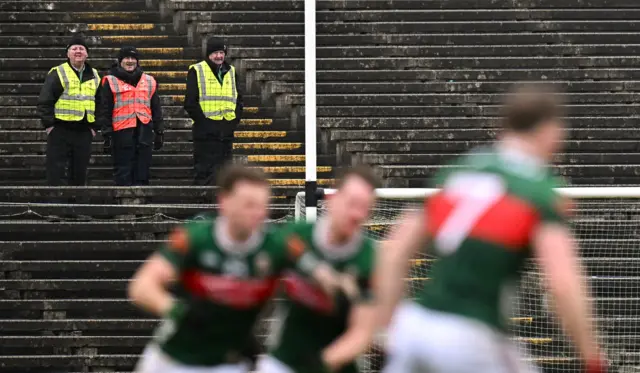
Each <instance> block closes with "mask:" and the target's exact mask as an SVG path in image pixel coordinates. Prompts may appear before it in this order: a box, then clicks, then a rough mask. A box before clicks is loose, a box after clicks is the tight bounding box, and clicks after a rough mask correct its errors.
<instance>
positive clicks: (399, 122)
mask: <svg viewBox="0 0 640 373" xmlns="http://www.w3.org/2000/svg"><path fill="white" fill-rule="evenodd" d="M564 120H565V121H566V122H567V123H569V126H572V125H573V126H579V127H581V128H607V127H613V128H637V127H638V126H639V125H640V119H638V118H635V117H631V116H629V117H622V116H615V117H606V116H603V117H567V118H564ZM318 127H320V128H322V129H345V128H354V129H370V128H378V129H381V130H388V129H398V130H405V129H452V130H456V129H462V128H499V127H500V118H499V117H423V118H420V117H398V118H384V117H383V118H377V117H361V118H352V117H335V118H318ZM0 128H3V127H2V125H1V124H0ZM0 149H1V146H0Z"/></svg>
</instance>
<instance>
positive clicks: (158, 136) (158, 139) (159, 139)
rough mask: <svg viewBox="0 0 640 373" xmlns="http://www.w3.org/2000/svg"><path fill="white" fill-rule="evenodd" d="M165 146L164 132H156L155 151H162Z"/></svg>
mask: <svg viewBox="0 0 640 373" xmlns="http://www.w3.org/2000/svg"><path fill="white" fill-rule="evenodd" d="M163 144H164V132H156V136H155V137H154V139H153V150H160V149H162V145H163Z"/></svg>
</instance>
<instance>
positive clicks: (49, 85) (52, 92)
mask: <svg viewBox="0 0 640 373" xmlns="http://www.w3.org/2000/svg"><path fill="white" fill-rule="evenodd" d="M67 63H69V61H68V60H67ZM72 69H73V67H72ZM73 71H74V72H75V73H76V75H77V76H78V77H79V76H80V75H79V74H78V72H77V71H76V69H73ZM93 78H94V76H93V68H92V67H91V66H90V65H89V64H88V63H86V62H85V64H84V71H83V73H82V82H83V83H84V82H86V81H88V80H91V79H93ZM63 92H64V88H63V87H62V82H60V77H59V76H58V73H57V72H56V71H55V70H53V71H51V72H50V73H49V74H47V78H46V79H45V81H44V85H43V86H42V89H41V90H40V96H39V97H38V105H37V110H38V116H39V117H40V120H41V121H42V126H43V127H44V128H49V127H52V126H56V127H66V128H68V129H71V130H76V131H86V130H87V128H91V129H93V130H97V126H96V123H97V121H96V122H93V123H89V122H87V117H86V116H85V117H84V118H82V120H79V121H66V120H60V119H57V118H56V116H55V109H54V107H55V105H56V102H58V99H59V98H60V96H62V93H63ZM95 103H96V110H97V108H98V106H99V105H100V89H98V90H97V91H96V98H95Z"/></svg>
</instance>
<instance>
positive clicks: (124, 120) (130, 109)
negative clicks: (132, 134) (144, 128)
mask: <svg viewBox="0 0 640 373" xmlns="http://www.w3.org/2000/svg"><path fill="white" fill-rule="evenodd" d="M105 79H106V80H107V81H108V82H109V87H111V92H113V102H114V105H113V119H112V123H113V130H114V131H120V130H123V129H126V128H133V127H135V126H136V125H137V119H140V122H142V123H143V124H148V123H149V122H151V97H152V96H153V94H154V93H155V92H156V87H157V83H156V80H155V79H154V78H153V77H152V76H151V75H147V74H144V73H143V74H142V76H141V77H140V81H139V82H138V85H137V86H135V87H134V86H132V85H131V84H128V83H125V82H123V81H122V80H120V79H118V78H116V77H115V76H113V75H107V76H105V77H104V78H103V83H104V80H105Z"/></svg>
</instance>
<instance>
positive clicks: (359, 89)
mask: <svg viewBox="0 0 640 373" xmlns="http://www.w3.org/2000/svg"><path fill="white" fill-rule="evenodd" d="M513 84H514V83H513V82H512V81H497V82H495V81H475V82H464V81H463V82H456V81H453V82H428V81H427V82H421V81H414V82H404V81H403V82H393V81H389V82H386V81H385V82H353V83H352V82H349V83H348V84H340V85H338V84H335V83H334V82H331V83H323V82H321V83H318V84H317V87H316V90H317V93H318V94H380V95H383V94H390V93H409V94H414V93H436V92H437V93H449V94H452V93H460V94H466V93H477V94H494V93H503V92H506V91H508V90H509V89H511V87H512V86H513ZM545 84H546V85H549V86H552V87H554V88H555V89H557V90H558V91H559V92H567V93H569V92H575V93H581V94H582V93H591V92H599V93H605V94H609V93H612V92H635V91H640V80H635V81H634V80H627V81H621V80H603V81H590V82H574V81H545ZM10 86H15V85H10ZM265 87H266V89H267V90H269V91H270V92H271V93H275V94H282V93H294V94H301V93H304V83H302V82H300V83H285V82H278V81H275V82H269V83H267V84H266V86H265ZM2 88H3V85H2V84H0V93H1V92H2Z"/></svg>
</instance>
